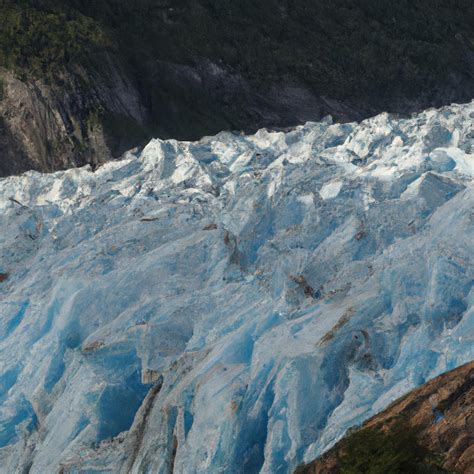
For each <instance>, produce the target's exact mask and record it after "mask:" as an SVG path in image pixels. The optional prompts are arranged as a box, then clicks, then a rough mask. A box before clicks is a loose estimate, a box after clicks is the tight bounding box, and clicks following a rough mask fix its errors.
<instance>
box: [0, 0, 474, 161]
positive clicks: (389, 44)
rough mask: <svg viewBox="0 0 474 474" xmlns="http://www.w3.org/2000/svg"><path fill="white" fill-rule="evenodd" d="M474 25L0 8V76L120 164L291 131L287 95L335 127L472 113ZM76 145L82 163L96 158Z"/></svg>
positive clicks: (433, 17) (333, 13) (198, 11)
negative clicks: (45, 102) (132, 155)
mask: <svg viewBox="0 0 474 474" xmlns="http://www.w3.org/2000/svg"><path fill="white" fill-rule="evenodd" d="M473 24H474V2H473V1H472V0H397V1H394V0H259V1H255V0H0V66H1V67H5V68H7V69H9V70H11V71H14V72H15V73H16V74H17V76H18V77H20V78H21V79H23V80H24V81H25V82H29V81H31V80H32V79H41V80H43V82H47V83H49V84H50V85H52V86H53V92H52V95H54V96H55V97H56V98H58V100H59V102H61V100H66V101H68V104H67V107H65V109H68V110H71V111H73V112H72V113H73V115H74V119H76V120H78V122H79V123H80V124H81V126H82V127H83V130H84V131H89V132H92V131H94V130H96V129H98V127H100V131H103V132H104V133H105V135H106V142H107V145H109V146H111V152H112V154H113V155H114V156H118V155H119V154H120V153H122V152H123V151H124V150H125V149H127V148H128V147H130V146H134V145H136V144H138V143H143V142H145V141H146V140H147V139H149V138H150V137H151V136H159V137H162V138H168V137H173V138H178V139H185V140H189V139H196V138H199V137H201V136H203V135H207V134H214V133H216V132H218V131H219V130H222V129H245V130H246V131H250V130H255V128H256V127H261V126H264V125H269V126H273V125H275V126H288V125H291V124H294V121H295V120H298V118H297V117H298V111H297V110H291V107H292V106H291V93H288V90H289V88H286V89H284V87H285V86H295V85H296V86H298V87H300V86H305V87H306V89H308V90H309V91H310V92H312V93H313V96H315V103H316V102H318V100H317V97H323V98H328V99H332V100H333V101H334V102H330V101H328V104H327V106H326V105H325V104H324V103H323V101H321V110H320V111H319V109H318V106H317V105H316V106H313V105H309V107H308V109H312V108H314V109H315V112H314V113H315V114H325V113H334V114H336V115H337V114H339V115H338V116H336V118H337V119H340V118H344V119H359V118H361V117H363V116H367V115H372V114H375V113H377V112H380V111H383V110H388V111H394V112H396V111H399V112H407V111H412V110H413V109H415V108H424V107H428V106H438V105H442V104H443V103H451V102H452V101H458V102H463V101H467V100H470V99H471V98H472V97H473V96H474V63H473V59H472V58H473V51H474V29H473V27H472V25H473ZM210 64H214V65H217V66H218V67H219V68H220V70H221V71H223V75H220V76H219V74H216V75H215V76H214V75H213V72H212V71H213V68H212V67H211V66H209V65H210ZM187 66H190V67H191V68H186V67H187ZM207 66H209V67H207ZM193 68H194V69H193ZM227 79H229V80H227ZM124 85H125V87H122V86H124ZM275 85H276V87H273V86H275ZM295 90H297V91H298V92H296V95H298V93H299V91H301V89H295ZM120 91H123V92H124V94H123V95H122V96H121V97H118V95H120ZM279 91H281V92H282V94H281V95H282V101H281V102H279V101H278V100H277V99H275V97H274V96H275V95H276V94H278V93H279ZM63 92H67V94H63ZM0 94H1V91H0ZM117 94H118V95H117ZM0 98H1V95H0ZM115 98H117V101H115ZM129 98H130V100H131V101H132V102H134V103H135V102H136V104H135V105H137V106H138V107H139V108H140V111H141V114H140V118H137V117H138V115H137V114H136V113H134V114H131V113H130V110H131V109H130V110H129V109H128V108H127V106H129V105H131V106H132V107H135V105H133V104H132V102H129ZM120 101H122V102H123V103H122V104H120V103H119V102H120ZM287 104H288V105H287ZM332 104H335V105H332ZM341 104H342V106H341ZM122 105H125V107H124V108H122V107H121V106H122ZM295 108H296V107H295ZM127 110H128V111H127ZM134 110H135V111H136V110H138V109H136V108H135V109H134ZM306 113H310V112H306ZM132 115H133V117H135V118H133V117H132ZM317 118H319V116H315V117H314V119H317ZM142 122H146V123H142ZM290 122H292V123H290ZM86 135H87V133H86ZM127 137H129V138H128V140H127ZM134 138H136V139H137V140H138V139H139V141H137V142H131V140H132V139H134ZM79 140H83V141H82V142H80V143H79V145H78V148H77V149H78V150H80V152H81V153H83V156H82V157H79V158H78V159H77V160H75V162H77V163H79V162H82V160H88V159H89V158H90V157H91V156H92V155H93V153H94V150H93V149H92V148H91V149H89V148H88V141H87V139H86V138H85V137H83V138H81V139H79ZM81 147H82V148H81Z"/></svg>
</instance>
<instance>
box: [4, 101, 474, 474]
mask: <svg viewBox="0 0 474 474" xmlns="http://www.w3.org/2000/svg"><path fill="white" fill-rule="evenodd" d="M473 115H474V103H470V104H466V105H453V106H450V107H446V108H442V109H440V110H428V111H426V112H424V113H421V114H419V115H417V116H414V117H412V118H409V119H400V118H397V117H394V116H390V115H388V114H382V115H380V116H377V117H375V118H373V119H369V120H366V121H364V122H361V123H360V124H357V123H351V124H332V123H331V122H330V121H329V120H326V121H324V122H321V123H307V124H306V125H304V126H300V127H297V128H296V129H294V130H293V131H290V132H288V133H283V132H272V133H271V132H267V131H265V130H261V131H259V132H258V133H257V134H255V135H253V136H243V135H240V134H232V133H221V134H219V135H217V136H216V137H210V138H206V139H203V140H202V141H199V142H194V143H189V142H177V141H175V140H170V141H161V140H154V141H152V142H151V143H149V144H148V145H147V146H146V147H145V149H144V150H143V151H142V152H140V153H138V154H133V153H130V154H129V155H128V156H127V158H126V159H124V160H122V161H117V162H110V163H107V164H105V165H104V166H102V167H100V168H98V169H97V170H96V171H95V172H92V171H91V170H90V169H89V168H81V169H72V170H68V171H65V172H58V173H55V174H50V175H43V174H38V173H36V172H29V173H26V174H24V175H22V176H18V177H9V178H6V179H2V180H0V210H1V213H0V225H1V228H2V232H1V233H0V265H1V266H0V312H1V316H2V317H1V318H0V364H1V367H0V374H1V375H0V427H1V428H0V466H1V467H0V470H1V471H2V472H6V473H10V472H16V471H17V470H18V471H22V470H25V469H26V470H29V472H31V473H32V474H34V473H44V472H55V471H56V470H60V471H61V472H63V473H66V472H77V471H78V470H81V471H86V470H89V471H93V472H110V471H112V472H148V470H151V471H152V472H160V473H162V472H169V471H170V470H174V472H177V473H190V472H221V471H226V472H246V473H249V472H264V473H270V472H272V473H273V472H292V471H293V470H294V469H295V468H296V467H297V466H298V465H300V464H301V463H303V462H305V461H306V462H308V461H310V460H313V459H315V458H316V457H317V456H318V455H320V454H322V453H323V452H325V451H326V450H327V449H328V448H329V447H331V446H332V445H333V444H334V443H335V442H336V441H337V440H338V439H340V438H341V437H342V436H343V434H344V433H345V431H346V430H347V429H348V428H349V427H351V426H353V425H355V424H359V423H361V422H363V421H364V420H366V419H368V418H369V417H370V416H372V415H374V414H376V413H378V412H380V411H381V410H382V409H384V408H385V407H386V406H387V405H388V404H389V403H390V402H392V401H393V400H395V399H396V398H398V397H399V396H401V395H403V394H404V393H407V392H409V391H410V390H411V389H413V388H414V387H417V386H419V385H421V384H423V383H424V382H425V381H426V380H428V379H430V378H432V377H434V376H436V375H438V374H440V373H443V372H445V371H447V370H450V369H452V368H456V367H458V366H460V365H462V364H464V363H466V362H469V361H471V360H474V344H473V337H474V332H473V330H474V328H473V322H474V319H473V317H472V316H473V314H472V301H473V300H472V296H473V290H472V283H473V280H474V273H473V271H474V270H473V269H474V265H473V261H472V259H473V255H474V248H473V245H474V239H473V238H472V237H473V235H474V227H473V226H474V220H473V212H472V209H473V208H474V188H473V175H474V169H473V155H472V152H473V146H474V143H473V129H472V124H473V122H472V117H473Z"/></svg>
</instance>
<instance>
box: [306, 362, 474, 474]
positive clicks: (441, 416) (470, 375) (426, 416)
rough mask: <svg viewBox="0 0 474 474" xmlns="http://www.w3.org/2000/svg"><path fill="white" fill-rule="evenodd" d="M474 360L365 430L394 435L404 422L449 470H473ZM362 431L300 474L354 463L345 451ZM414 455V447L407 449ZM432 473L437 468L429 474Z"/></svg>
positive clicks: (325, 473)
mask: <svg viewBox="0 0 474 474" xmlns="http://www.w3.org/2000/svg"><path fill="white" fill-rule="evenodd" d="M473 410H474V362H470V363H469V364H466V365H464V366H462V367H459V368H458V369H455V370H452V371H450V372H448V373H446V374H443V375H441V376H439V377H437V378H436V379H434V380H431V381H430V382H428V383H427V384H425V385H423V386H422V387H420V388H417V389H416V390H414V391H412V392H410V393H409V394H408V395H406V396H404V397H403V398H402V399H400V400H397V401H396V402H395V403H393V404H391V405H390V406H389V407H388V408H387V409H386V410H384V411H383V412H382V413H380V414H378V415H376V416H374V417H373V418H371V419H370V420H368V421H367V422H365V423H364V425H363V428H362V431H363V432H369V431H370V430H380V429H382V430H384V431H385V432H386V433H391V432H392V431H395V430H396V429H398V425H399V424H400V423H402V424H403V427H404V429H405V430H407V429H408V430H409V429H415V434H416V438H417V441H418V442H419V443H421V444H422V445H423V446H425V447H426V448H428V449H429V450H430V451H431V452H432V453H436V454H438V455H441V459H442V464H443V467H444V468H445V469H446V470H447V471H446V472H459V473H470V472H474V413H473ZM359 433H361V431H359V432H357V433H355V434H351V435H349V436H348V437H347V438H344V439H343V440H342V441H341V442H339V443H338V444H337V446H335V447H334V448H332V449H331V450H330V451H329V452H328V453H326V454H325V455H324V456H322V457H321V458H320V459H318V460H316V461H314V462H313V463H310V464H308V465H307V466H303V467H301V468H299V469H297V472H298V474H337V473H339V472H341V470H340V467H341V459H342V460H343V462H344V461H345V462H352V465H353V466H354V465H355V462H354V461H356V459H355V457H351V458H349V457H348V454H347V452H344V449H346V450H347V447H348V446H349V445H350V443H351V442H352V438H354V441H356V438H357V436H359ZM407 449H408V450H409V451H411V454H412V455H413V453H414V446H413V445H412V446H407ZM431 472H433V470H432V471H431Z"/></svg>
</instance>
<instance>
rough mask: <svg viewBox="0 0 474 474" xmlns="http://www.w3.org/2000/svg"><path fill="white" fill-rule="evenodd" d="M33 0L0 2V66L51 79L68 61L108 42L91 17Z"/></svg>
mask: <svg viewBox="0 0 474 474" xmlns="http://www.w3.org/2000/svg"><path fill="white" fill-rule="evenodd" d="M35 3H36V2H28V1H3V2H2V3H1V4H0V6H1V10H0V64H1V65H2V66H4V67H6V68H8V69H11V70H15V71H18V72H25V71H26V72H29V73H31V74H33V75H34V76H37V77H42V78H44V77H46V78H48V79H51V77H52V75H53V74H54V73H56V72H58V71H59V70H60V69H63V68H64V67H66V66H67V65H69V64H75V63H87V62H88V61H90V57H91V55H92V54H93V53H94V52H95V51H97V50H99V48H104V47H106V46H107V44H108V42H107V38H106V36H105V34H104V32H103V31H102V30H101V28H100V27H99V25H98V24H97V23H96V22H95V21H94V20H93V19H91V18H89V17H87V16H84V15H82V14H80V13H79V12H76V11H74V10H72V9H69V8H57V9H55V8H40V7H39V6H38V7H36V8H35V7H34V5H35ZM38 3H40V2H38Z"/></svg>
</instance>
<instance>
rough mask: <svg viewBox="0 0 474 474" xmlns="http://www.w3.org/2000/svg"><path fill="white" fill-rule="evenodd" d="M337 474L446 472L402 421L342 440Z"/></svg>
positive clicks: (357, 432) (422, 473)
mask: <svg viewBox="0 0 474 474" xmlns="http://www.w3.org/2000/svg"><path fill="white" fill-rule="evenodd" d="M343 443H344V446H343V450H344V455H343V456H342V457H341V459H340V468H341V474H406V473H410V474H436V473H446V472H447V471H445V470H444V469H443V468H442V465H441V460H440V459H439V458H438V457H437V456H435V455H434V454H433V453H431V452H430V451H428V450H427V449H426V448H424V447H423V446H422V445H421V444H420V443H419V441H418V437H417V433H416V431H415V430H413V429H412V428H410V427H409V426H407V425H406V424H404V423H399V424H397V425H395V426H393V427H391V428H390V430H389V431H387V432H384V431H382V430H381V429H378V428H362V429H360V430H357V431H354V432H352V433H350V434H349V435H348V437H347V438H346V439H345V440H344V441H343Z"/></svg>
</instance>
